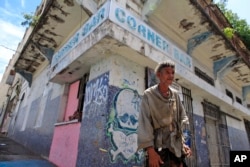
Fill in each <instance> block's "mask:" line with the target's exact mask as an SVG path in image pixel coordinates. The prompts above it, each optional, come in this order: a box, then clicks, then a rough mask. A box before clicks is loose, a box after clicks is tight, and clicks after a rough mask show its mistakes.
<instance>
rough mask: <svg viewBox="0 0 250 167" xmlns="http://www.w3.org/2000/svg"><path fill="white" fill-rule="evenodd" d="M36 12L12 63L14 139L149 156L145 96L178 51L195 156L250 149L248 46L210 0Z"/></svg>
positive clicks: (85, 155) (104, 160) (214, 157)
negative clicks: (144, 138) (141, 119)
mask: <svg viewBox="0 0 250 167" xmlns="http://www.w3.org/2000/svg"><path fill="white" fill-rule="evenodd" d="M36 14H38V15H40V19H39V21H38V23H37V24H36V25H35V26H34V27H29V28H28V29H27V31H26V34H25V36H24V38H23V40H22V42H21V43H20V45H19V47H18V50H20V52H19V53H16V55H14V56H15V57H16V59H13V60H12V61H14V63H12V64H13V67H10V68H9V69H11V70H14V71H15V78H16V80H13V82H12V83H8V84H9V87H10V88H11V89H13V88H15V86H16V85H19V88H20V92H19V93H18V94H15V95H12V96H11V97H12V98H8V99H7V102H9V103H7V104H9V106H10V107H7V108H6V110H5V113H12V115H11V117H9V118H8V114H5V117H4V118H3V120H7V119H9V123H8V124H7V125H6V124H3V126H5V128H6V126H7V127H8V136H10V137H11V138H13V139H14V140H16V141H18V142H20V143H22V144H23V145H25V146H27V147H28V148H30V149H31V150H33V151H35V152H36V153H39V154H40V155H43V156H44V157H47V158H48V159H49V160H50V161H51V162H53V163H54V164H56V165H57V166H59V167H75V166H77V167H87V166H91V167H99V166H105V167H118V166H119V167H123V166H124V167H125V166H126V167H127V166H131V167H135V166H143V153H142V152H141V151H139V152H137V131H136V130H137V126H138V115H139V112H140V111H139V108H140V101H141V96H142V94H143V91H144V90H145V89H146V88H147V87H149V86H151V85H153V84H155V83H156V82H157V81H156V77H155V75H154V73H153V69H154V68H155V66H156V65H157V63H159V62H161V61H164V60H166V59H171V60H173V61H174V62H175V63H176V78H175V82H174V83H173V87H174V88H175V89H177V90H178V91H179V95H180V97H181V99H182V101H183V104H184V106H185V109H186V112H187V114H188V117H189V119H190V125H189V126H188V127H186V128H187V129H188V130H189V131H190V133H191V136H190V137H191V147H192V150H193V156H192V157H191V158H190V159H189V160H188V162H187V163H188V164H189V166H190V167H192V166H194V167H195V166H197V167H199V166H202V167H214V166H229V151H230V150H249V149H250V147H249V141H250V138H249V137H250V122H249V121H250V108H249V107H250V93H249V92H250V79H249V78H250V70H249V67H250V59H249V55H250V54H249V51H248V50H246V49H245V47H244V44H243V42H242V41H240V39H239V38H238V37H237V36H236V35H235V36H234V37H233V38H232V39H228V38H226V37H225V35H224V34H223V32H222V29H223V28H225V27H229V26H230V25H229V23H228V22H227V20H226V19H225V17H224V16H223V14H222V12H221V11H220V10H219V8H218V7H217V6H216V5H214V4H213V2H212V1H209V0H197V1H196V0H181V1H171V0H161V1H160V0H152V1H151V0H150V1H149V0H147V1H142V0H134V1H130V0H108V1H105V0H67V1H59V0H54V1H52V0H50V1H47V2H46V3H43V4H41V5H40V6H39V8H38V9H37V13H36ZM12 73H13V71H12ZM12 73H10V72H9V71H8V70H7V71H6V75H7V78H8V77H10V74H12ZM17 81H18V82H17ZM16 83H17V84H16ZM14 92H15V91H12V94H13V93H14ZM12 99H18V100H16V103H15V105H11V104H13V103H10V101H11V100H12Z"/></svg>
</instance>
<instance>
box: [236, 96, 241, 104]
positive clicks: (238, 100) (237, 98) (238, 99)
mask: <svg viewBox="0 0 250 167" xmlns="http://www.w3.org/2000/svg"><path fill="white" fill-rule="evenodd" d="M236 101H237V102H238V103H240V104H242V101H241V99H240V98H239V97H237V96H236Z"/></svg>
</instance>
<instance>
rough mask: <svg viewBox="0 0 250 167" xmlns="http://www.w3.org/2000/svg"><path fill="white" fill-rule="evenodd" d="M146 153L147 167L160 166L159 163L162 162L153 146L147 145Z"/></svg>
mask: <svg viewBox="0 0 250 167" xmlns="http://www.w3.org/2000/svg"><path fill="white" fill-rule="evenodd" d="M147 153H148V163H149V167H160V164H163V163H164V162H163V161H162V160H161V157H160V156H159V154H157V152H156V151H155V149H154V148H153V147H148V148H147Z"/></svg>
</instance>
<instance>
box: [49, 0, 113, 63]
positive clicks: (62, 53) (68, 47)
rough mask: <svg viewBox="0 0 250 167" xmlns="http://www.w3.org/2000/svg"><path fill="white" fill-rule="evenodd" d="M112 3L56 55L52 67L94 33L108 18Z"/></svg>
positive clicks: (85, 25) (91, 19)
mask: <svg viewBox="0 0 250 167" xmlns="http://www.w3.org/2000/svg"><path fill="white" fill-rule="evenodd" d="M109 7H110V1H107V2H106V3H105V4H104V5H103V6H102V7H101V8H100V9H99V10H98V11H97V12H96V13H95V14H94V15H93V16H92V17H90V19H89V20H88V21H87V22H86V23H85V24H84V25H83V26H82V27H81V28H80V29H79V30H78V31H77V32H76V33H75V34H74V35H73V36H72V37H71V38H70V39H69V40H68V42H67V43H66V44H65V45H63V47H62V48H61V49H60V50H59V51H58V52H56V53H55V54H54V56H53V59H52V63H51V66H52V67H53V66H54V65H55V64H57V63H58V62H59V61H60V60H61V59H63V57H65V56H66V55H67V54H68V53H69V52H70V51H71V50H72V49H73V48H74V47H76V46H77V45H78V44H79V43H80V42H81V41H82V40H83V39H84V38H86V37H87V36H88V35H89V34H90V33H91V32H93V31H94V30H95V29H96V28H97V27H98V26H99V25H100V24H102V23H103V22H104V21H105V20H107V18H108V14H109Z"/></svg>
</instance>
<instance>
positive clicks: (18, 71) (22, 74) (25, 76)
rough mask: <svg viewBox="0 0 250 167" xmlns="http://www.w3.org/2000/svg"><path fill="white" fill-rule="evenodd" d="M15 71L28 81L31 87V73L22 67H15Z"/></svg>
mask: <svg viewBox="0 0 250 167" xmlns="http://www.w3.org/2000/svg"><path fill="white" fill-rule="evenodd" d="M15 71H16V72H17V73H18V74H20V75H21V76H22V77H23V78H24V79H25V80H26V81H27V82H28V83H29V87H31V84H32V78H33V75H32V73H30V72H27V71H25V70H22V69H15Z"/></svg>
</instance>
